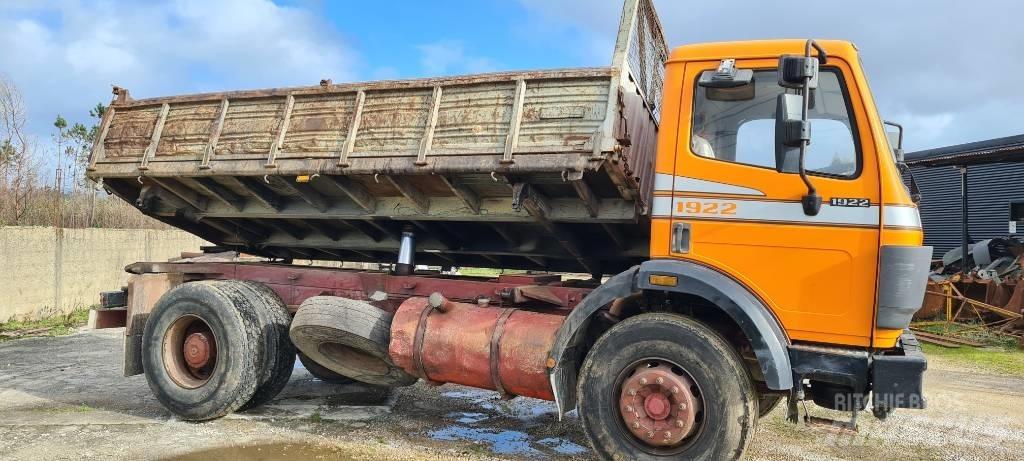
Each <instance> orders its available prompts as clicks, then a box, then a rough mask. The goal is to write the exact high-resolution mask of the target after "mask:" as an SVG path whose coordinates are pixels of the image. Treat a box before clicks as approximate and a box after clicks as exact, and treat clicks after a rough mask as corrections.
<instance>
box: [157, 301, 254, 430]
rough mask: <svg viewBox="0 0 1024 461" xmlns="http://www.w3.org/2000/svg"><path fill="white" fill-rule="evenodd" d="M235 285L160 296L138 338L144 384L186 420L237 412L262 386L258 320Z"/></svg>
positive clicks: (172, 410)
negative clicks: (140, 340) (141, 335)
mask: <svg viewBox="0 0 1024 461" xmlns="http://www.w3.org/2000/svg"><path fill="white" fill-rule="evenodd" d="M257 309H258V308H257V306H255V305H254V304H253V303H252V302H251V299H250V298H249V297H248V296H247V295H246V294H245V293H244V291H243V290H242V289H240V288H239V287H238V286H236V285H235V284H232V283H230V282H220V281H201V282H190V283H186V284H183V285H181V286H178V287H176V288H174V289H172V290H170V291H168V292H167V293H165V294H164V295H163V296H162V297H161V298H160V300H159V301H158V302H157V303H156V306H154V308H153V311H152V313H151V314H150V316H149V319H148V320H147V321H146V328H145V331H144V332H143V337H142V341H143V344H142V363H143V368H144V369H145V374H146V381H147V382H148V383H149V387H150V389H151V390H152V391H153V394H154V395H155V396H156V398H157V400H159V401H160V403H161V404H163V406H164V407H165V408H167V409H168V410H170V411H171V412H172V413H174V414H175V415H177V416H178V417H180V418H182V419H185V420H192V421H201V420H208V419H213V418H219V417H221V416H224V415H226V414H228V413H230V412H232V411H235V410H237V409H238V408H240V407H241V406H242V405H243V404H245V403H246V402H248V401H249V400H250V399H251V398H252V397H253V395H254V394H255V393H256V389H257V387H258V386H259V384H260V382H261V375H262V372H263V369H262V364H263V358H264V353H265V352H264V350H263V348H262V347H261V343H262V338H261V329H260V325H261V321H260V315H259V313H258V311H257Z"/></svg>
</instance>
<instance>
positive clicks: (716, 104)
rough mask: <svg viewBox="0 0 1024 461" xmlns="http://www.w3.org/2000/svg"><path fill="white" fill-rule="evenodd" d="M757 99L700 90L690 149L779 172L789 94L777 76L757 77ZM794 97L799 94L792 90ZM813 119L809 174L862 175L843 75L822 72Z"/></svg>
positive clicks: (762, 72)
mask: <svg viewBox="0 0 1024 461" xmlns="http://www.w3.org/2000/svg"><path fill="white" fill-rule="evenodd" d="M753 86H754V91H753V97H749V95H748V96H746V97H744V98H728V97H727V98H722V97H710V98H709V97H708V92H707V91H706V89H705V88H701V87H697V89H696V95H695V98H694V106H693V131H692V133H691V135H690V149H691V151H692V152H693V153H694V154H695V155H698V156H701V157H706V158H711V159H715V160H721V161H726V162H733V163H740V164H744V165H751V166H757V167H763V168H772V169H774V168H775V101H776V98H777V97H778V95H779V94H782V93H783V92H785V91H787V90H786V89H785V88H782V87H780V86H779V85H778V74H777V72H776V71H775V70H760V71H756V72H754V82H753ZM789 91H793V90H789ZM813 96H814V99H813V100H812V101H813V102H812V108H811V110H810V113H809V117H810V119H811V143H810V145H809V146H808V147H807V153H806V157H805V160H804V165H805V167H806V169H807V171H808V172H810V173H816V174H819V175H824V176H832V177H839V178H852V177H854V176H856V175H857V172H858V171H859V170H860V168H859V166H860V156H859V154H858V152H857V145H856V142H855V141H854V135H853V124H852V122H851V121H850V116H849V111H848V107H849V104H848V101H847V98H846V96H845V93H844V92H843V86H842V84H841V81H840V79H839V76H838V73H837V71H836V70H834V69H822V71H821V73H820V74H819V77H818V89H817V90H815V91H813Z"/></svg>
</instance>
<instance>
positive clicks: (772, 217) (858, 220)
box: [651, 197, 879, 226]
mask: <svg viewBox="0 0 1024 461" xmlns="http://www.w3.org/2000/svg"><path fill="white" fill-rule="evenodd" d="M687 201H691V202H698V203H700V204H701V208H702V209H707V208H708V207H711V208H714V209H715V211H716V212H715V213H687V212H686V206H685V205H683V203H684V202H687ZM710 204H715V205H714V206H712V205H710ZM724 204H734V205H735V206H736V208H735V212H734V213H733V214H722V213H721V211H722V210H725V207H723V205H724ZM878 212H879V207H878V205H872V206H870V207H842V206H831V205H829V204H827V203H824V204H822V205H821V212H819V213H818V214H817V215H816V216H808V215H806V214H804V209H803V206H802V205H801V204H800V203H797V202H768V201H763V200H730V199H708V198H700V199H695V198H692V197H691V198H688V197H655V198H654V203H653V206H652V207H651V214H652V216H655V217H668V216H673V217H680V218H711V219H720V220H743V221H778V222H797V223H808V224H845V225H852V226H877V225H878Z"/></svg>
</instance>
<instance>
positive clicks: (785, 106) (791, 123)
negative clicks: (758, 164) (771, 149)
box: [775, 94, 811, 173]
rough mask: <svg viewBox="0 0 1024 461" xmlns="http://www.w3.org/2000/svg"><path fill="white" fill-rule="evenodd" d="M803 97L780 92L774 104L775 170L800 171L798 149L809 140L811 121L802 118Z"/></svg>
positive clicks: (782, 171) (781, 171) (780, 171)
mask: <svg viewBox="0 0 1024 461" xmlns="http://www.w3.org/2000/svg"><path fill="white" fill-rule="evenodd" d="M802 112H803V98H802V97H801V96H800V95H798V94H780V95H779V98H778V101H777V102H776V104H775V170H776V171H778V172H779V173H799V172H800V160H801V159H800V149H801V147H802V146H803V145H804V143H805V142H810V140H811V122H810V121H809V120H804V118H803V113H802Z"/></svg>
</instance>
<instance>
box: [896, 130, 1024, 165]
mask: <svg viewBox="0 0 1024 461" xmlns="http://www.w3.org/2000/svg"><path fill="white" fill-rule="evenodd" d="M905 158H906V162H907V164H908V165H922V166H943V165H981V164H988V163H996V162H1024V134H1020V135H1016V136H1007V137H1005V138H996V139H989V140H986V141H978V142H970V143H966V144H957V145H955V146H948V147H939V148H937V149H928V150H922V151H917V152H910V153H908V154H907V155H906V157H905Z"/></svg>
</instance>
